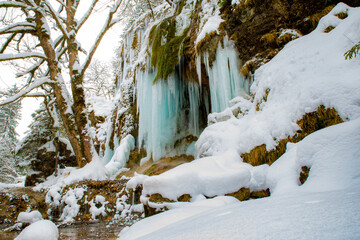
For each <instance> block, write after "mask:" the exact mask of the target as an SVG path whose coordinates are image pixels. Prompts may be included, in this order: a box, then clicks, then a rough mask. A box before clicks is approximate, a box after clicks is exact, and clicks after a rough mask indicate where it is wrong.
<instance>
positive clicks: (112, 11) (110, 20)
mask: <svg viewBox="0 0 360 240" xmlns="http://www.w3.org/2000/svg"><path fill="white" fill-rule="evenodd" d="M121 3H122V0H118V1H117V2H116V3H115V4H114V6H113V7H112V8H111V9H110V11H109V14H108V17H107V19H106V22H105V24H104V26H103V28H102V30H101V31H100V33H99V35H98V36H97V38H96V40H95V42H94V45H93V46H92V47H91V49H90V52H89V54H88V56H87V58H86V60H85V63H84V65H83V66H82V67H81V71H80V72H81V74H85V71H86V69H87V68H88V67H89V65H90V62H91V60H92V58H93V56H94V54H95V52H96V49H97V48H98V46H99V44H100V42H101V40H102V38H103V37H104V36H105V34H106V32H107V31H108V30H109V29H110V28H111V27H112V26H113V25H114V24H116V23H117V22H118V21H117V20H116V21H114V20H113V16H114V14H115V13H116V12H117V11H118V9H119V7H120V5H121Z"/></svg>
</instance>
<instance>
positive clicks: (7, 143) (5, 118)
mask: <svg viewBox="0 0 360 240" xmlns="http://www.w3.org/2000/svg"><path fill="white" fill-rule="evenodd" d="M17 92H18V89H17V87H16V86H14V87H12V88H11V89H9V90H8V91H7V92H2V93H0V94H1V97H4V96H7V97H8V96H12V95H14V94H16V93H17ZM20 108H21V104H20V102H19V101H17V102H13V103H11V104H8V105H5V106H1V107H0V182H12V181H14V179H15V177H16V176H17V169H16V164H17V159H16V155H15V149H16V145H17V143H18V140H17V136H18V134H17V133H16V127H17V125H18V121H19V120H20Z"/></svg>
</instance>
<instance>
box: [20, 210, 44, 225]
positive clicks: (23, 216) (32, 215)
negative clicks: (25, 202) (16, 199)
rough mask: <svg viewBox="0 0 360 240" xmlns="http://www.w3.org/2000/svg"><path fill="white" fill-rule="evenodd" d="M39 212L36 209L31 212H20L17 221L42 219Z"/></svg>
mask: <svg viewBox="0 0 360 240" xmlns="http://www.w3.org/2000/svg"><path fill="white" fill-rule="evenodd" d="M42 219H43V218H42V216H41V213H40V212H39V211H38V210H36V211H32V212H21V213H19V215H18V218H17V221H18V222H22V223H34V222H37V221H40V220H42Z"/></svg>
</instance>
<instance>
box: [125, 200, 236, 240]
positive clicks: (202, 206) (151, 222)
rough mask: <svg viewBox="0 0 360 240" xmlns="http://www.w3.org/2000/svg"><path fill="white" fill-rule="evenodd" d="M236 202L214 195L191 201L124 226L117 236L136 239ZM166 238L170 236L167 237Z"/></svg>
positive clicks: (128, 239)
mask: <svg viewBox="0 0 360 240" xmlns="http://www.w3.org/2000/svg"><path fill="white" fill-rule="evenodd" d="M236 202H238V200H237V199H236V198H233V197H216V198H213V199H210V200H203V201H198V202H196V203H191V204H188V205H187V206H185V207H183V208H178V209H174V210H172V211H168V212H164V213H162V214H158V215H155V216H153V217H151V218H145V219H144V220H142V221H141V222H139V223H136V224H135V225H133V226H132V227H131V228H125V229H124V230H122V231H121V232H120V235H119V236H120V239H127V240H131V239H138V238H141V237H144V236H146V235H147V234H149V233H151V232H154V231H158V230H161V229H162V228H163V227H166V226H168V225H172V224H174V225H175V224H180V223H181V222H182V221H183V220H184V219H187V218H190V217H192V216H195V215H197V214H200V213H202V212H206V211H208V210H211V209H216V208H220V207H223V206H226V205H229V204H234V203H236ZM154 239H155V238H154ZM168 239H172V238H171V237H169V238H168ZM210 239H212V238H210Z"/></svg>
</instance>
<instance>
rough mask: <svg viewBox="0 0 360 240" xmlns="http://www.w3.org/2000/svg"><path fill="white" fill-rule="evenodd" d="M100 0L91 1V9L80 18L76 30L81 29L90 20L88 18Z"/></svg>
mask: <svg viewBox="0 0 360 240" xmlns="http://www.w3.org/2000/svg"><path fill="white" fill-rule="evenodd" d="M98 1H99V0H93V2H92V3H91V5H90V7H89V9H88V10H87V11H86V13H85V14H84V16H83V17H82V18H81V19H80V21H79V23H78V26H77V28H76V31H79V30H80V28H81V27H82V26H83V25H84V23H85V22H86V21H87V20H88V18H89V17H90V15H91V13H92V11H93V10H94V7H95V5H96V4H97V2H98Z"/></svg>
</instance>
